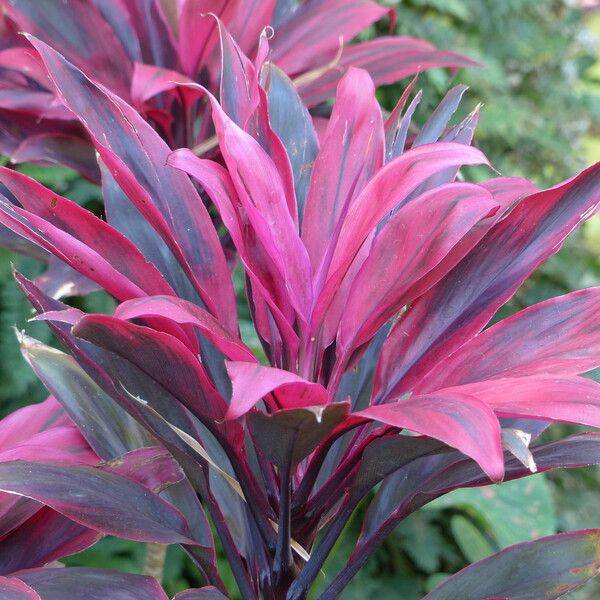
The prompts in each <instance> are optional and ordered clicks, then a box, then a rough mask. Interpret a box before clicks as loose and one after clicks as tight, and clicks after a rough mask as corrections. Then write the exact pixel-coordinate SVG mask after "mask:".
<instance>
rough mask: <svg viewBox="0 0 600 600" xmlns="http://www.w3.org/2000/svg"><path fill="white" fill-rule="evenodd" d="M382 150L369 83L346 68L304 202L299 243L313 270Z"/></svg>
mask: <svg viewBox="0 0 600 600" xmlns="http://www.w3.org/2000/svg"><path fill="white" fill-rule="evenodd" d="M384 152H385V149H384V134H383V120H382V116H381V108H380V107H379V104H378V103H377V101H376V100H375V96H374V87H373V82H372V81H371V78H370V77H369V75H368V74H367V73H366V72H364V71H360V70H358V69H349V70H348V72H347V73H346V75H345V76H344V77H343V79H342V80H341V82H340V84H339V86H338V89H337V94H336V102H335V105H334V108H333V112H332V114H331V118H330V120H329V123H328V126H327V132H326V134H325V139H324V140H323V144H322V147H321V151H320V152H319V154H318V156H317V157H316V160H315V164H314V167H313V175H312V180H311V185H310V189H309V192H308V196H307V199H306V209H305V215H304V220H303V223H302V240H303V241H304V243H305V245H306V248H307V250H308V253H309V256H310V259H311V263H312V265H313V268H314V270H315V271H317V269H318V268H319V266H320V265H321V262H322V261H323V260H324V259H326V250H327V248H328V247H330V248H334V247H335V242H336V240H337V236H338V235H339V231H340V225H341V223H343V221H344V219H345V217H346V215H347V213H348V211H349V209H350V206H351V205H352V202H353V200H354V199H355V198H356V196H358V194H359V193H360V192H361V191H362V190H363V188H364V187H365V185H366V184H367V182H368V181H369V180H370V179H371V178H372V177H373V176H374V175H375V174H376V173H377V171H378V170H379V169H381V167H382V165H383V159H384ZM329 258H330V256H329ZM327 266H328V264H326V265H325V268H326V267H327Z"/></svg>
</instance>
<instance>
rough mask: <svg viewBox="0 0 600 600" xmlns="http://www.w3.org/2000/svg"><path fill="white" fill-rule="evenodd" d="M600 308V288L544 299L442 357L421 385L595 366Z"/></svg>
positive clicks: (574, 371) (598, 359)
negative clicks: (449, 354) (597, 318)
mask: <svg viewBox="0 0 600 600" xmlns="http://www.w3.org/2000/svg"><path fill="white" fill-rule="evenodd" d="M599 311H600V288H590V289H587V290H581V291H577V292H572V293H571V294H566V295H564V296H559V297H557V298H551V299H550V300H546V301H544V302H540V303H539V304H536V305H535V306H532V307H530V308H527V309H525V310H523V311H521V312H519V313H517V314H515V315H513V316H511V317H509V318H507V319H504V320H503V321H500V322H498V323H496V324H495V325H493V326H492V327H490V328H488V329H486V330H485V331H483V332H482V333H480V334H479V335H477V336H475V337H474V338H473V339H471V340H470V341H469V342H467V343H466V344H464V345H463V346H462V347H461V348H459V349H458V350H457V351H456V352H455V353H454V354H453V355H451V356H450V357H448V358H447V359H446V360H444V361H442V362H440V363H439V365H437V366H436V367H435V368H434V369H433V370H432V371H431V372H430V373H429V374H428V375H427V377H426V379H425V380H424V381H423V383H422V385H419V386H417V388H416V389H417V390H418V391H425V390H433V389H440V388H442V387H449V386H456V385H463V384H467V383H473V382H476V381H482V380H485V379H497V378H504V377H522V376H531V375H537V374H540V375H542V374H552V375H579V374H581V373H585V372H587V371H591V370H592V369H594V368H596V367H598V366H600V329H599V328H598V327H597V326H596V316H597V315H598V313H599ZM474 357H476V360H474Z"/></svg>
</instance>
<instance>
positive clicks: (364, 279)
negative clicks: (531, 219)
mask: <svg viewBox="0 0 600 600" xmlns="http://www.w3.org/2000/svg"><path fill="white" fill-rule="evenodd" d="M496 209H497V204H495V202H494V201H493V200H492V196H491V194H490V193H489V192H488V191H487V190H485V189H483V188H481V187H479V186H475V185H472V184H448V185H447V186H443V187H440V188H436V189H434V190H432V191H431V192H426V193H425V194H423V195H421V196H420V197H419V198H416V199H415V200H412V201H411V202H409V203H408V204H406V205H405V206H403V207H402V208H400V210H399V211H398V212H397V213H396V214H395V215H394V216H393V217H392V218H391V219H390V220H389V221H388V222H387V223H386V224H385V226H384V227H383V228H382V230H381V232H380V233H379V235H378V236H377V237H376V238H375V241H374V242H373V245H372V247H371V251H370V253H369V256H368V257H367V258H366V259H365V261H364V262H363V263H362V266H361V268H360V271H359V272H358V274H357V275H356V277H355V279H354V282H353V292H351V293H350V296H349V299H348V303H347V305H346V307H345V310H344V314H343V316H342V320H341V323H340V329H339V333H338V341H339V344H340V346H341V348H342V351H344V352H348V353H349V352H350V351H351V350H352V349H353V348H356V347H359V346H360V345H361V344H363V343H364V342H366V341H368V340H369V339H371V337H372V336H373V335H375V333H376V332H377V331H378V330H379V328H380V327H381V326H382V325H383V324H384V323H385V322H386V321H387V320H388V319H390V318H391V317H392V316H393V315H394V314H395V313H397V312H398V311H399V310H400V309H401V308H402V307H403V306H405V305H406V304H409V303H410V302H412V301H413V300H414V299H415V298H417V297H419V296H420V295H422V294H423V293H424V292H425V291H426V290H427V289H428V288H430V287H431V286H432V285H434V284H435V283H436V282H437V281H438V280H440V279H441V278H442V277H443V276H444V275H445V274H446V272H448V271H449V270H450V269H451V268H452V267H453V266H455V264H456V263H457V262H458V261H459V260H460V259H461V258H462V256H464V254H466V252H467V250H468V248H467V249H465V250H464V251H462V252H455V253H454V254H453V255H452V257H451V260H446V261H445V263H444V267H443V270H441V269H437V270H436V271H435V272H434V273H432V271H433V270H434V269H435V267H437V266H439V265H440V263H441V262H442V261H443V260H444V259H445V258H449V255H450V253H451V252H452V251H453V250H455V248H456V247H457V246H458V244H459V243H460V242H461V240H462V239H463V238H464V237H465V236H466V235H467V234H468V233H469V231H470V230H471V229H472V228H473V227H475V225H477V223H478V222H479V221H481V220H483V219H485V218H486V217H488V216H489V215H490V214H493V213H494V212H495V211H496ZM423 232H425V233H423ZM432 275H433V277H432Z"/></svg>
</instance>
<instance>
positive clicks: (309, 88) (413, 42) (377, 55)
mask: <svg viewBox="0 0 600 600" xmlns="http://www.w3.org/2000/svg"><path fill="white" fill-rule="evenodd" d="M333 54H334V53H333V52H332V53H331V56H333ZM350 65H353V66H355V67H358V68H360V69H365V70H366V71H368V72H369V75H371V77H372V78H373V81H374V82H375V85H376V86H380V85H387V84H390V83H395V82H396V81H398V80H400V79H402V78H404V77H409V76H410V75H415V74H417V73H420V72H422V71H425V70H427V69H432V68H440V67H446V68H450V69H456V68H459V67H477V66H481V65H479V64H478V63H476V62H475V61H473V60H471V59H470V58H468V57H466V56H464V55H461V54H457V53H455V52H445V51H442V50H437V49H436V48H434V47H433V46H431V44H428V43H427V42H425V41H423V40H419V39H415V38H406V37H395V36H394V37H391V36H390V37H386V36H383V37H378V38H376V39H374V40H368V41H366V42H360V43H358V44H352V45H350V46H347V47H346V48H344V49H343V51H342V54H341V56H340V58H339V61H337V64H336V65H335V68H331V69H328V70H327V71H326V72H325V73H324V74H323V75H322V76H321V77H319V78H317V79H315V80H312V81H310V82H307V83H306V84H305V85H300V86H299V87H300V95H301V96H302V99H303V100H304V102H306V104H307V105H308V106H315V105H317V104H319V103H321V102H323V101H324V100H327V99H328V98H330V97H331V96H332V94H333V91H334V90H335V86H336V85H337V83H338V81H339V79H340V76H341V74H342V73H343V72H344V71H345V70H346V69H347V68H348V67H349V66H350Z"/></svg>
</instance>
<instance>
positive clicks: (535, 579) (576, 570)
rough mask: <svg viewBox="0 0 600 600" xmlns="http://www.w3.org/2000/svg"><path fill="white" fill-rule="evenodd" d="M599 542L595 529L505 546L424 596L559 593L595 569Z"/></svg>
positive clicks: (449, 599)
mask: <svg viewBox="0 0 600 600" xmlns="http://www.w3.org/2000/svg"><path fill="white" fill-rule="evenodd" d="M599 547H600V530H597V529H589V530H582V531H574V532H571V533H563V534H559V535H552V536H549V537H546V538H542V539H539V540H535V541H533V542H525V543H523V544H517V545H516V546H510V547H509V548H506V549H505V550H502V551H501V552H498V553H497V554H493V555H492V556H489V557H488V558H484V559H483V560H481V561H479V562H477V563H475V564H473V565H470V566H468V567H466V568H465V569H463V570H462V571H459V572H458V573H457V574H456V575H453V576H452V577H449V578H448V579H447V580H446V581H444V582H443V583H442V584H441V585H439V586H438V587H437V588H436V589H435V590H433V591H432V592H431V593H429V594H427V596H425V598H424V600H453V599H454V598H469V600H489V599H490V598H499V597H502V598H503V597H506V598H510V599H511V600H533V599H534V598H541V597H543V598H548V599H549V600H553V599H554V598H561V597H562V596H565V595H566V594H569V593H570V592H572V591H574V590H576V589H578V588H580V587H581V586H582V585H583V584H584V583H585V582H586V581H588V580H589V579H591V578H592V577H594V576H595V575H596V574H597V573H598V572H599V571H600V564H599V562H598V549H599Z"/></svg>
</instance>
